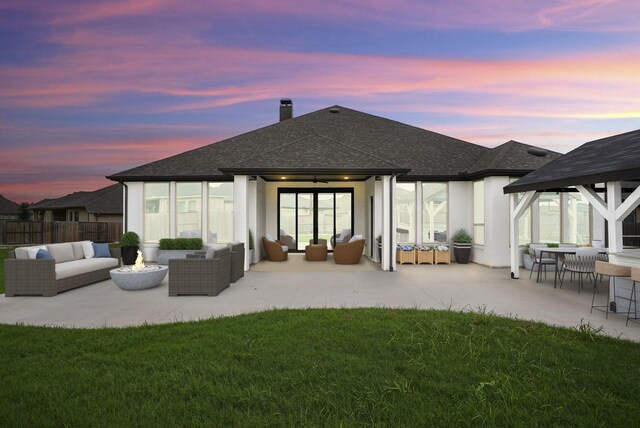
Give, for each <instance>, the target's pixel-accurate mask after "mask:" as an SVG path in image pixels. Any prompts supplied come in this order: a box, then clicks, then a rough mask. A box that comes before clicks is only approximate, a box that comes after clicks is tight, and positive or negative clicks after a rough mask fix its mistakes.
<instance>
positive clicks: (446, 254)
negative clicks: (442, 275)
mask: <svg viewBox="0 0 640 428" xmlns="http://www.w3.org/2000/svg"><path fill="white" fill-rule="evenodd" d="M433 263H435V264H438V263H446V264H448V265H450V264H451V252H450V251H438V250H435V251H434V254H433Z"/></svg>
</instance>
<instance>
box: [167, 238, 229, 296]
mask: <svg viewBox="0 0 640 428" xmlns="http://www.w3.org/2000/svg"><path fill="white" fill-rule="evenodd" d="M230 256H231V251H230V249H229V248H228V247H227V248H220V249H215V250H214V249H212V248H210V249H209V250H208V251H207V255H206V256H205V258H202V257H200V256H198V255H191V254H190V255H188V256H187V258H186V259H169V296H179V295H186V296H190V295H206V296H217V295H218V294H220V292H221V291H222V290H224V289H225V288H227V287H229V285H230V283H231V281H230V279H231V269H230V265H231V257H230Z"/></svg>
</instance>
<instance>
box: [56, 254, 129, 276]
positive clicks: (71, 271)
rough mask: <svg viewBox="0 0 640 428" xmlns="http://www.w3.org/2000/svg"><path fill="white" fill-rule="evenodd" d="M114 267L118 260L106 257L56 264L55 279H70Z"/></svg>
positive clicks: (116, 265)
mask: <svg viewBox="0 0 640 428" xmlns="http://www.w3.org/2000/svg"><path fill="white" fill-rule="evenodd" d="M115 267H118V260H117V259H114V258H106V257H100V258H91V259H84V260H72V261H70V262H65V263H56V279H64V278H70V277H72V276H76V275H82V274H83V273H89V272H94V271H96V270H100V269H107V268H115Z"/></svg>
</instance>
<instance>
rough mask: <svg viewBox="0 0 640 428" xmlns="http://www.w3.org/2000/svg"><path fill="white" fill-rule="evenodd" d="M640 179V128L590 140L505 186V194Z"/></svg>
mask: <svg viewBox="0 0 640 428" xmlns="http://www.w3.org/2000/svg"><path fill="white" fill-rule="evenodd" d="M638 178H640V129H638V130H635V131H631V132H627V133H624V134H619V135H614V136H612V137H607V138H602V139H600V140H595V141H591V142H588V143H585V144H583V145H582V146H580V147H578V148H576V149H574V150H572V151H570V152H569V153H567V154H566V155H564V156H562V157H560V158H558V159H556V160H554V161H553V162H550V163H548V164H546V165H544V166H542V167H541V168H540V169H537V170H535V171H533V172H532V173H530V174H527V175H525V176H524V177H522V178H521V179H519V180H517V181H515V182H513V183H511V184H510V185H508V186H506V187H505V193H513V192H524V191H528V190H545V189H554V188H560V187H566V186H575V185H579V184H593V183H604V182H607V181H621V180H636V179H638Z"/></svg>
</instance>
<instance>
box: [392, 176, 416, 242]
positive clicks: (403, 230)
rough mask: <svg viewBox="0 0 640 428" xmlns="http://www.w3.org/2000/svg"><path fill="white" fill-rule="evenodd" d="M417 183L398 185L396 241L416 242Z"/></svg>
mask: <svg viewBox="0 0 640 428" xmlns="http://www.w3.org/2000/svg"><path fill="white" fill-rule="evenodd" d="M415 240H416V183H397V184H396V241H397V242H398V243H399V244H405V243H415V242H416V241H415Z"/></svg>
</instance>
